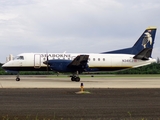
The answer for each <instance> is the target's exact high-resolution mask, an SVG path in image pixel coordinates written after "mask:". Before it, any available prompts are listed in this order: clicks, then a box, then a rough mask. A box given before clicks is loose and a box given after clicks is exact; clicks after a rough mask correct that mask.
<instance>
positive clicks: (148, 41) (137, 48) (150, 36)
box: [102, 27, 157, 57]
mask: <svg viewBox="0 0 160 120" xmlns="http://www.w3.org/2000/svg"><path fill="white" fill-rule="evenodd" d="M156 30H157V28H156V27H148V28H147V29H146V30H145V31H144V32H143V33H142V35H141V36H140V38H139V39H138V40H137V42H136V43H135V44H134V45H133V47H130V48H125V49H119V50H114V51H109V52H103V53H102V54H108V53H112V54H133V55H137V54H138V53H140V52H141V51H143V50H144V49H146V48H149V49H150V51H151V53H150V56H149V57H151V54H152V49H153V45H154V40H155V35H156Z"/></svg>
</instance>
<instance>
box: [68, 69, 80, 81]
mask: <svg viewBox="0 0 160 120" xmlns="http://www.w3.org/2000/svg"><path fill="white" fill-rule="evenodd" d="M70 77H71V81H76V82H79V81H80V77H79V73H78V71H77V73H76V74H73V75H71V76H70Z"/></svg>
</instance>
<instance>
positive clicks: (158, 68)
mask: <svg viewBox="0 0 160 120" xmlns="http://www.w3.org/2000/svg"><path fill="white" fill-rule="evenodd" d="M11 74H13V73H8V72H5V71H4V70H3V69H2V63H0V75H11ZM20 74H21V75H48V74H49V75H56V74H57V73H56V72H53V71H49V72H47V71H23V72H20ZM99 74H104V72H103V73H99ZM105 74H160V61H158V60H157V63H152V64H150V65H147V66H142V67H139V68H134V69H127V70H123V71H117V72H106V73H105Z"/></svg>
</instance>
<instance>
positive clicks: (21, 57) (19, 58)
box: [15, 56, 24, 60]
mask: <svg viewBox="0 0 160 120" xmlns="http://www.w3.org/2000/svg"><path fill="white" fill-rule="evenodd" d="M15 60H24V57H23V56H17V57H16V58H15Z"/></svg>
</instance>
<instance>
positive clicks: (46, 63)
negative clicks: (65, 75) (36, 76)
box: [43, 53, 49, 74]
mask: <svg viewBox="0 0 160 120" xmlns="http://www.w3.org/2000/svg"><path fill="white" fill-rule="evenodd" d="M46 55H47V56H46V58H47V59H46V61H44V62H43V63H44V64H45V65H47V73H48V74H49V70H48V68H49V64H48V63H49V62H48V61H49V59H48V53H47V54H46Z"/></svg>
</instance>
